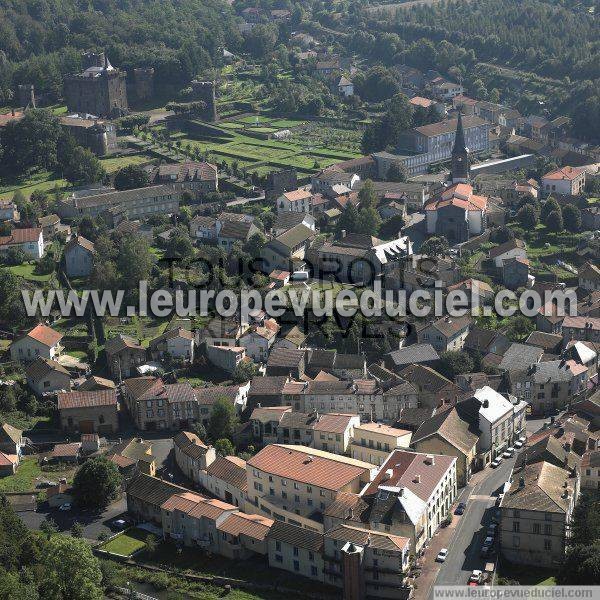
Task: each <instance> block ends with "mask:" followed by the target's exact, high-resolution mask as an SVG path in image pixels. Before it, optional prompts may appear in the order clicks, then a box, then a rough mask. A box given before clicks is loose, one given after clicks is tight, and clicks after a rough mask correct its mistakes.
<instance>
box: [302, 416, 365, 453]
mask: <svg viewBox="0 0 600 600" xmlns="http://www.w3.org/2000/svg"><path fill="white" fill-rule="evenodd" d="M359 425H360V417H359V416H358V415H355V414H347V413H328V414H325V415H319V416H318V418H317V421H316V423H315V424H314V427H313V443H312V446H313V448H317V449H318V450H323V451H324V452H333V453H334V454H349V449H350V441H351V440H352V438H353V436H354V431H355V428H356V427H358V426H359ZM365 462H370V461H365ZM371 464H374V463H371Z"/></svg>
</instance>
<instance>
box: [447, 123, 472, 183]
mask: <svg viewBox="0 0 600 600" xmlns="http://www.w3.org/2000/svg"><path fill="white" fill-rule="evenodd" d="M470 170H471V165H470V161H469V150H468V148H467V146H466V144H465V132H464V129H463V123H462V114H461V113H460V112H459V113H458V122H457V123H456V136H455V138H454V146H453V148H452V171H451V178H452V183H468V182H469V171H470Z"/></svg>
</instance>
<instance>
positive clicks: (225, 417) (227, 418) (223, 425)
mask: <svg viewBox="0 0 600 600" xmlns="http://www.w3.org/2000/svg"><path fill="white" fill-rule="evenodd" d="M238 420H239V419H238V416H237V413H236V410H235V406H234V405H233V404H232V403H231V402H230V401H229V400H228V399H227V398H223V397H221V398H217V401H216V402H215V403H214V405H213V409H212V412H211V414H210V423H209V425H208V434H209V437H210V439H211V440H213V441H215V440H220V439H223V438H227V439H231V438H232V437H233V432H234V431H235V428H236V426H237V424H238Z"/></svg>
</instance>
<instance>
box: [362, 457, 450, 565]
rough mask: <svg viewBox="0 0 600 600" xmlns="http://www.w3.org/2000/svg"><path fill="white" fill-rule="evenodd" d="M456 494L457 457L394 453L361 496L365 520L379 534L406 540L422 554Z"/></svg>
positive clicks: (413, 549) (446, 514)
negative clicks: (363, 502) (379, 532)
mask: <svg viewBox="0 0 600 600" xmlns="http://www.w3.org/2000/svg"><path fill="white" fill-rule="evenodd" d="M456 495H457V477H456V458H455V457H453V456H442V455H439V454H420V453H417V452H410V451H407V450H394V451H393V452H392V453H391V454H390V456H389V457H388V459H387V460H386V461H385V462H384V463H383V465H381V467H380V469H379V471H378V473H377V475H376V476H375V478H374V479H373V481H372V482H371V483H370V484H369V485H368V486H367V487H366V489H365V490H364V491H363V492H362V493H361V497H362V499H363V500H365V501H366V502H367V503H368V504H369V506H370V508H369V510H368V511H366V513H365V515H364V517H363V518H364V519H365V520H366V521H367V522H368V523H369V527H370V528H371V529H373V530H376V531H382V532H385V533H391V534H393V535H399V536H402V537H406V538H408V539H409V540H410V547H411V550H412V551H413V552H414V553H418V552H420V550H421V549H422V548H423V545H424V544H426V543H427V542H428V541H429V540H430V539H431V537H432V536H433V535H434V533H435V532H436V530H437V529H438V527H439V526H440V524H441V523H442V521H443V520H444V519H445V518H446V517H447V516H448V514H449V512H450V509H451V506H452V504H453V502H454V500H455V499H456Z"/></svg>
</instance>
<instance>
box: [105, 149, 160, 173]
mask: <svg viewBox="0 0 600 600" xmlns="http://www.w3.org/2000/svg"><path fill="white" fill-rule="evenodd" d="M148 162H150V158H149V157H148V156H146V155H143V154H133V155H131V156H119V157H116V158H103V159H101V160H100V163H101V164H102V166H103V167H104V169H105V170H106V172H107V173H114V172H116V171H118V170H119V169H122V168H123V167H127V166H129V165H143V164H145V163H148Z"/></svg>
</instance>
